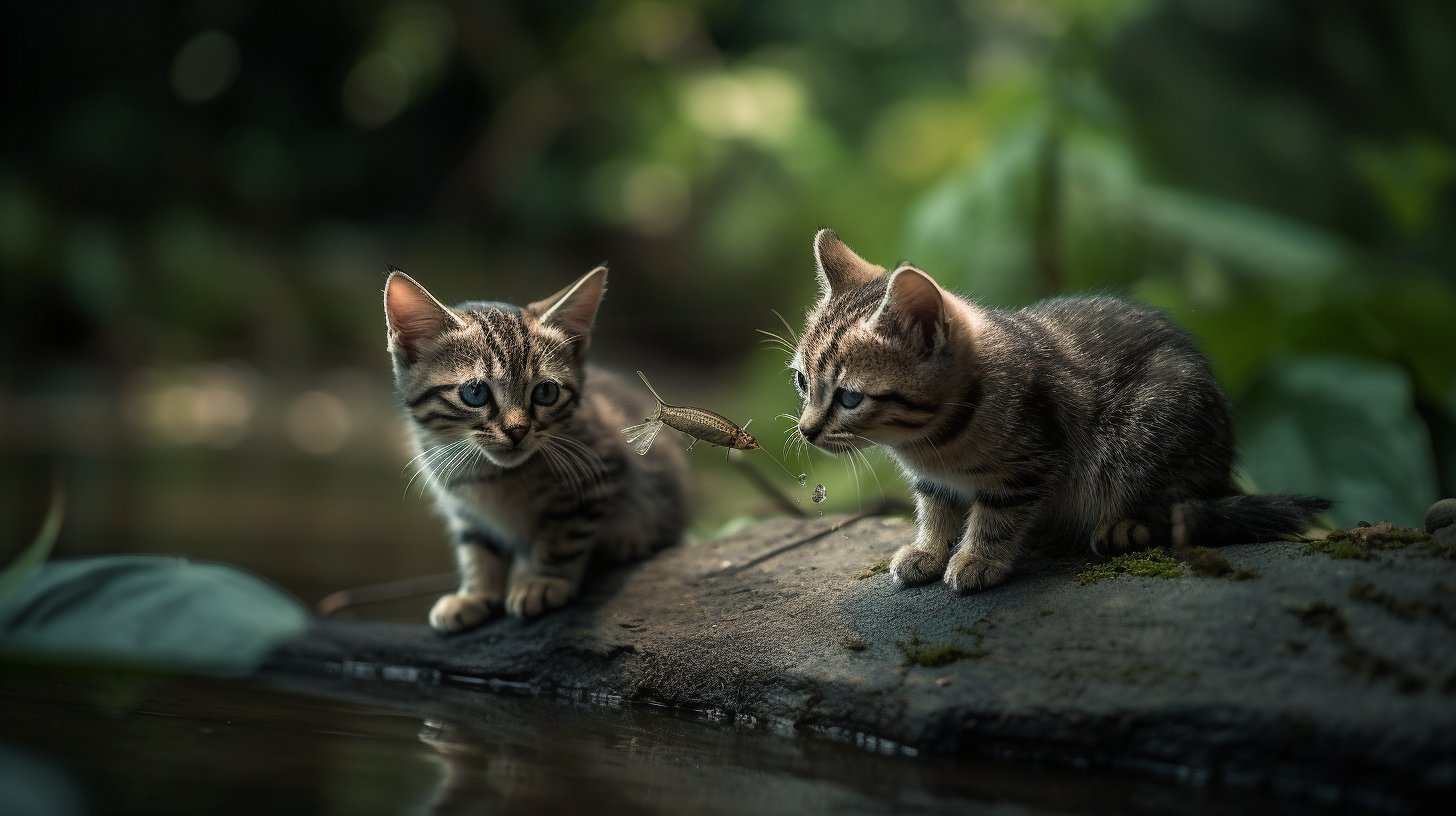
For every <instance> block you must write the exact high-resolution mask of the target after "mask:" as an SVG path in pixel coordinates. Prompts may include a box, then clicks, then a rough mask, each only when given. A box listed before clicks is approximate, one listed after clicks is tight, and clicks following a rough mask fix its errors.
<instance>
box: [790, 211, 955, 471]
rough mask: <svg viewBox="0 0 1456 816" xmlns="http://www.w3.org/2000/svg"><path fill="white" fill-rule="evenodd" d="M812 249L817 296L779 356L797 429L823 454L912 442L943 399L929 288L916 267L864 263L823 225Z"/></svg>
mask: <svg viewBox="0 0 1456 816" xmlns="http://www.w3.org/2000/svg"><path fill="white" fill-rule="evenodd" d="M826 233H827V235H826ZM815 251H816V257H817V259H818V261H819V276H820V284H821V288H822V289H823V292H824V295H823V298H822V299H821V300H820V302H819V304H818V305H817V306H815V307H814V310H813V311H812V312H810V314H809V318H808V321H807V323H806V325H805V327H804V331H803V334H802V335H801V336H800V338H799V344H798V347H797V348H796V349H795V353H794V359H793V360H792V361H790V363H789V365H790V367H791V368H792V369H793V377H794V388H795V389H796V390H797V391H798V392H799V397H800V399H802V400H803V408H802V410H801V411H800V414H799V433H800V434H801V435H802V436H803V438H804V439H805V440H806V441H807V442H809V443H810V444H813V445H815V446H816V447H818V448H820V449H821V450H824V451H827V452H829V453H847V452H848V451H849V450H850V449H853V448H862V447H865V446H868V445H872V444H878V445H888V446H892V447H893V446H897V445H904V444H909V443H912V442H914V441H915V440H916V439H917V438H919V437H921V436H923V435H924V434H925V432H926V430H925V429H926V428H927V426H928V425H929V424H930V423H931V421H932V420H933V419H934V417H935V414H936V412H937V411H938V410H939V408H940V407H941V405H942V401H943V399H944V392H945V386H944V383H943V378H941V377H939V376H938V367H939V364H940V362H941V360H940V356H939V352H941V351H942V350H943V349H942V346H943V345H944V338H945V328H944V314H943V304H942V301H941V297H940V290H939V288H938V287H936V285H935V283H934V282H933V281H931V280H930V279H929V278H928V277H926V276H925V274H924V273H923V272H920V271H919V270H915V269H913V268H908V267H905V268H901V269H897V270H896V271H895V272H894V273H886V272H885V270H884V269H883V268H881V267H878V266H873V265H871V264H869V263H867V262H865V261H864V260H863V259H861V258H859V256H857V255H855V254H854V253H853V252H850V250H849V248H848V247H846V246H844V245H843V244H842V243H840V242H839V239H838V238H837V237H836V236H834V234H833V233H832V232H830V231H829V230H824V231H822V232H821V233H820V235H819V236H818V238H817V239H816V242H815Z"/></svg>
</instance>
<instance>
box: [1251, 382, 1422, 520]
mask: <svg viewBox="0 0 1456 816" xmlns="http://www.w3.org/2000/svg"><path fill="white" fill-rule="evenodd" d="M1240 408H1241V422H1240V426H1241V428H1240V430H1241V441H1242V451H1243V465H1244V468H1245V469H1246V470H1247V471H1248V474H1249V476H1250V477H1251V478H1252V479H1253V480H1254V482H1255V483H1256V484H1257V485H1258V487H1259V488H1260V489H1262V490H1287V491H1293V492H1298V493H1309V494H1314V495H1319V496H1327V497H1329V498H1332V499H1335V500H1336V501H1338V502H1339V505H1338V506H1337V507H1336V508H1335V509H1334V511H1333V512H1332V514H1331V515H1332V516H1333V517H1334V519H1335V520H1336V521H1338V522H1339V523H1340V524H1342V525H1346V526H1348V525H1351V524H1354V522H1355V521H1357V520H1366V521H1372V522H1374V521H1392V522H1395V523H1396V524H1399V525H1414V524H1419V523H1420V522H1421V519H1422V518H1423V517H1424V515H1425V512H1426V508H1427V507H1429V506H1430V504H1431V503H1432V502H1433V501H1435V499H1436V468H1435V460H1434V455H1433V453H1432V449H1431V440H1430V434H1429V432H1428V431H1427V429H1426V426H1425V423H1424V422H1423V421H1422V420H1421V418H1420V416H1419V415H1418V414H1417V413H1416V411H1415V406H1414V399H1413V396H1412V388H1411V382H1410V378H1409V377H1408V376H1407V375H1406V373H1405V372H1404V371H1402V370H1401V369H1400V368H1397V367H1396V366H1393V365H1390V364H1388V363H1382V362H1377V361H1374V360H1368V359H1363V358H1359V357H1344V356H1334V355H1319V356H1313V355H1312V356H1307V357H1298V358H1292V359H1290V360H1288V361H1285V362H1283V363H1280V364H1277V365H1275V366H1273V367H1271V369H1270V370H1269V371H1268V373H1267V374H1266V376H1265V377H1264V378H1262V379H1261V380H1260V381H1259V382H1258V383H1256V384H1255V385H1254V387H1253V388H1252V389H1251V390H1250V392H1249V394H1248V396H1247V397H1246V398H1245V399H1244V401H1243V404H1242V405H1241V406H1240Z"/></svg>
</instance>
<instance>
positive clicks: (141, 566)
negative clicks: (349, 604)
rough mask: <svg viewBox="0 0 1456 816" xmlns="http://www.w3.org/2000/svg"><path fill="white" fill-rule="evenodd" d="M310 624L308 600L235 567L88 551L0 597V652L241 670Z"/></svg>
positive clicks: (202, 669) (229, 672) (183, 668)
mask: <svg viewBox="0 0 1456 816" xmlns="http://www.w3.org/2000/svg"><path fill="white" fill-rule="evenodd" d="M307 625H308V612H307V611H306V610H305V609H304V608H303V605H302V604H300V603H299V602H298V601H296V600H294V599H293V598H291V597H289V596H288V595H286V594H284V593H283V592H281V591H280V590H278V589H275V588H274V587H272V586H270V585H269V584H267V583H265V582H264V581H263V580H261V579H259V578H256V577H254V576H252V575H249V574H247V573H245V572H242V571H241V570H237V569H234V568H232V567H226V566H222V565H219V564H193V563H189V562H188V561H186V560H184V559H180V558H166V557H161V556H111V557H103V558H85V559H78V560H74V561H59V562H54V563H50V564H46V565H45V566H44V567H42V568H41V570H40V571H39V572H38V573H37V574H36V575H34V576H33V577H32V578H31V579H30V580H29V581H27V582H26V583H25V584H24V585H23V586H22V587H21V588H20V589H19V591H17V592H14V593H11V594H10V595H8V596H6V597H5V598H4V599H3V600H0V654H3V655H5V656H7V657H12V658H15V657H18V658H25V659H39V660H59V661H66V662H82V663H94V664H106V665H116V666H127V667H146V668H158V669H172V670H177V671H191V672H200V673H203V674H219V675H242V674H247V673H249V672H251V671H252V670H253V669H255V668H256V667H257V665H258V664H259V663H260V662H261V661H262V659H263V657H264V656H265V655H267V653H268V652H269V651H270V650H271V649H272V648H273V647H274V646H276V645H278V644H279V643H282V642H283V641H285V640H287V639H289V638H291V637H294V636H295V635H298V634H300V633H302V632H303V630H304V629H305V628H306V627H307Z"/></svg>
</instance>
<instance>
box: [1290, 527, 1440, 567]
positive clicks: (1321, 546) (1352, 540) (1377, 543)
mask: <svg viewBox="0 0 1456 816" xmlns="http://www.w3.org/2000/svg"><path fill="white" fill-rule="evenodd" d="M1430 543H1432V542H1431V536H1430V534H1429V533H1427V532H1425V531H1424V530H1421V529H1420V528H1418V527H1397V526H1395V525H1394V524H1391V523H1390V522H1388V521H1382V522H1380V523H1379V524H1366V523H1364V522H1361V524H1360V526H1356V527H1354V528H1352V529H1349V530H1335V531H1333V532H1331V533H1330V534H1329V536H1327V537H1326V538H1324V539H1323V540H1321V541H1311V542H1309V543H1308V544H1305V545H1304V554H1305V555H1314V554H1316V553H1324V554H1325V555H1328V556H1329V557H1331V558H1342V559H1343V558H1356V559H1360V560H1364V561H1368V560H1370V559H1372V558H1376V557H1378V555H1379V554H1380V552H1381V551H1382V550H1401V549H1405V548H1406V547H1409V546H1410V545H1412V544H1430ZM1450 549H1451V548H1449V547H1444V548H1443V547H1441V546H1440V545H1436V546H1435V547H1429V546H1428V547H1427V548H1426V555H1429V556H1431V557H1433V558H1450V557H1451V553H1450V552H1449V550H1450Z"/></svg>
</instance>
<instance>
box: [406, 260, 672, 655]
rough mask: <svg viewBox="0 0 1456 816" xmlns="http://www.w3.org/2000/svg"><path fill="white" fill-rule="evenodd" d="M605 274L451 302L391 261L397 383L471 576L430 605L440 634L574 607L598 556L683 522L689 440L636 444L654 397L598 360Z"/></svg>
mask: <svg viewBox="0 0 1456 816" xmlns="http://www.w3.org/2000/svg"><path fill="white" fill-rule="evenodd" d="M605 284H606V269H605V268H598V269H595V270H592V272H590V273H588V274H587V275H586V276H584V277H583V278H581V279H580V280H579V281H577V282H576V283H574V284H572V285H571V286H569V287H567V288H566V289H563V290H561V291H560V292H558V293H556V294H555V295H553V296H551V297H549V298H547V299H545V300H542V301H539V302H537V303H532V304H531V305H529V306H526V307H525V308H519V307H516V306H511V305H509V304H505V303H486V302H479V301H471V302H467V303H462V304H460V305H459V306H456V307H454V308H449V307H446V306H444V305H443V304H441V303H440V302H439V301H437V300H435V298H434V297H432V296H431V295H430V294H429V293H428V292H427V291H425V289H424V288H423V287H421V286H420V285H419V284H418V283H416V282H415V281H414V280H412V279H411V278H410V277H409V276H407V275H405V274H404V273H402V272H399V271H398V270H393V271H392V272H391V274H390V277H389V281H388V283H387V284H386V285H385V318H386V324H387V329H388V335H389V352H390V355H391V356H392V358H393V362H394V375H395V384H396V387H397V389H398V393H399V397H400V402H401V406H402V408H403V410H404V412H405V416H406V418H407V420H408V424H409V430H410V438H411V440H412V442H413V447H414V453H415V454H416V456H415V462H416V463H417V464H418V466H419V468H420V473H419V474H418V476H419V478H422V479H424V481H425V484H426V485H427V486H428V489H429V490H430V491H431V493H432V494H433V496H434V499H435V504H436V507H437V508H438V510H439V511H440V513H441V514H442V515H443V516H444V517H445V519H446V521H447V524H448V526H449V530H450V535H451V538H452V539H453V541H454V544H455V553H456V560H457V562H458V564H459V567H460V588H459V589H458V590H457V591H456V592H454V593H451V594H449V595H446V596H444V597H442V598H440V600H439V601H437V602H436V603H435V606H434V608H433V609H432V610H431V611H430V625H431V626H433V627H434V628H435V629H436V630H438V631H441V632H457V631H462V630H464V629H468V628H471V627H473V626H477V625H479V624H481V623H483V622H485V621H486V620H489V619H490V618H491V617H493V616H495V615H496V614H499V613H500V612H501V611H506V612H509V613H511V614H513V615H518V616H522V617H534V616H536V615H540V614H542V613H544V612H547V611H550V610H552V609H556V608H559V607H561V606H563V605H565V604H566V603H567V602H569V601H570V600H571V599H572V598H573V597H574V596H575V595H576V592H577V589H578V588H579V586H580V584H581V580H582V577H583V575H584V574H585V572H586V569H587V567H588V564H589V562H590V560H591V557H592V555H593V554H594V553H595V554H596V555H598V556H602V557H605V558H607V559H609V560H626V559H630V558H640V557H643V556H645V555H648V554H649V553H651V552H653V551H654V550H656V549H658V548H660V547H663V546H667V545H669V544H672V543H674V542H676V541H677V540H678V538H679V537H680V536H681V534H682V531H683V528H684V526H685V524H686V520H687V519H686V511H685V505H686V497H687V493H688V487H687V462H686V458H685V457H684V456H683V454H682V452H681V451H680V450H678V449H677V447H676V446H674V445H663V446H659V447H658V449H657V450H654V451H652V452H651V454H650V455H648V456H637V455H636V454H634V453H632V452H631V449H630V448H628V447H627V445H626V443H625V442H624V441H623V440H622V435H621V434H620V433H619V432H618V429H619V428H622V427H623V426H625V425H628V424H631V422H635V421H637V420H639V419H640V418H641V417H643V416H646V415H647V414H648V413H650V412H651V410H652V402H651V401H650V400H648V399H646V398H645V395H642V394H641V393H640V389H635V388H632V387H631V386H630V385H629V383H628V382H627V381H626V380H623V379H621V378H618V377H617V376H615V375H612V374H609V373H607V372H604V371H600V370H597V369H595V368H590V367H586V366H584V364H583V356H584V354H585V351H586V347H587V342H588V337H589V331H590V329H591V323H592V319H593V317H594V316H595V314H596V308H597V305H598V303H599V302H600V300H601V296H602V293H603V292H604V290H605ZM462 386H465V387H466V390H462ZM481 386H484V389H481ZM540 389H544V390H540ZM482 395H486V396H484V397H483V398H482ZM467 397H468V399H467ZM546 397H554V399H551V400H549V401H548V400H547V399H546ZM471 400H474V401H475V402H477V403H479V404H477V405H471V404H470V401H471Z"/></svg>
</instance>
